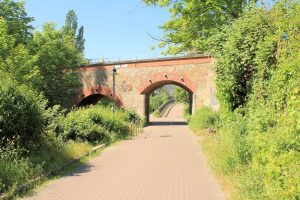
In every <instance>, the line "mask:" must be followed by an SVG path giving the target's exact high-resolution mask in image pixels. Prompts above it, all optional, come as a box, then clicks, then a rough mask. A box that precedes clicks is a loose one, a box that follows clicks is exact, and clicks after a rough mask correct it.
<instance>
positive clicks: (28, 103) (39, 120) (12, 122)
mask: <svg viewBox="0 0 300 200" xmlns="http://www.w3.org/2000/svg"><path fill="white" fill-rule="evenodd" d="M0 80H1V84H0V138H6V139H8V140H13V139H15V138H19V140H18V141H19V142H20V143H21V145H22V146H26V147H29V146H36V145H37V144H38V141H39V140H40V137H41V135H42V130H43V128H44V118H43V112H44V107H45V104H46V101H45V100H44V99H43V98H42V96H40V95H38V94H37V93H36V92H34V91H33V90H31V89H30V88H28V87H27V86H25V85H18V84H17V83H16V82H15V81H13V80H12V79H11V78H9V77H8V76H6V75H3V74H2V75H1V74H0ZM0 145H2V146H3V144H0Z"/></svg>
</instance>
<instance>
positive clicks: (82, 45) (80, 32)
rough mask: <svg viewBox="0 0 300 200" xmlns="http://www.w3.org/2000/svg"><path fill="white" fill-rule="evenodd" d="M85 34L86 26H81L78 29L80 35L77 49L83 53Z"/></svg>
mask: <svg viewBox="0 0 300 200" xmlns="http://www.w3.org/2000/svg"><path fill="white" fill-rule="evenodd" d="M83 34H84V28H83V26H80V28H79V30H78V35H77V37H76V49H77V50H78V52H81V53H83V51H84V43H85V39H84V36H83Z"/></svg>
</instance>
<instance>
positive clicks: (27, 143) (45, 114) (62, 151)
mask: <svg viewBox="0 0 300 200" xmlns="http://www.w3.org/2000/svg"><path fill="white" fill-rule="evenodd" d="M1 78H2V81H4V80H5V81H4V83H5V84H3V85H1V86H0V105H1V106H0V131H1V137H2V140H1V143H0V158H1V159H0V194H1V193H3V192H6V191H11V190H14V189H15V188H16V187H17V186H18V185H20V184H23V183H26V182H27V181H30V180H32V179H34V178H36V177H40V176H44V175H47V174H49V173H53V172H54V173H56V172H57V170H59V169H60V168H61V167H62V166H63V165H64V164H66V163H67V162H68V161H70V160H72V159H74V158H78V157H80V156H82V155H84V154H86V153H87V152H90V151H91V149H92V146H93V145H95V144H101V143H106V144H108V143H112V142H114V141H116V140H119V139H124V138H127V137H128V136H129V135H130V134H131V131H132V130H131V129H130V128H131V126H130V123H131V122H132V121H134V120H135V121H136V120H140V119H139V117H138V116H137V115H136V114H135V113H133V112H129V111H126V110H121V109H116V110H115V112H114V113H112V110H111V108H110V107H105V106H103V105H95V106H90V107H87V108H77V109H75V110H71V111H70V112H68V113H67V114H65V111H64V110H62V109H60V107H59V106H54V107H50V108H47V109H46V108H45V103H46V99H44V98H43V97H42V96H39V95H36V93H35V92H34V91H33V90H31V89H30V88H29V87H27V86H25V85H18V83H17V82H15V81H13V80H12V79H11V78H4V77H3V76H2V77H1ZM18 120H19V121H18ZM16 122H19V123H16Z"/></svg>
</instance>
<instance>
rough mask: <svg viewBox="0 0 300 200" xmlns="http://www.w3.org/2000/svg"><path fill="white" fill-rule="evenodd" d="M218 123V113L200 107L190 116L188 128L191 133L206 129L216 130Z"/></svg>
mask: <svg viewBox="0 0 300 200" xmlns="http://www.w3.org/2000/svg"><path fill="white" fill-rule="evenodd" d="M217 122H218V113H217V112H215V111H213V110H212V109H211V108H209V107H202V108H200V109H199V110H197V112H196V113H195V114H194V115H192V116H191V118H190V123H189V126H190V127H191V129H192V130H193V131H199V130H203V129H207V128H212V129H214V128H216V125H217Z"/></svg>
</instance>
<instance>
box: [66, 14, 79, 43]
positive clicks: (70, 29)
mask: <svg viewBox="0 0 300 200" xmlns="http://www.w3.org/2000/svg"><path fill="white" fill-rule="evenodd" d="M77 28H78V22H77V15H76V13H75V11H74V10H69V11H68V13H67V15H66V20H65V26H64V31H65V32H66V33H67V34H70V35H71V36H73V37H74V38H75V35H76V33H77Z"/></svg>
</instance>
